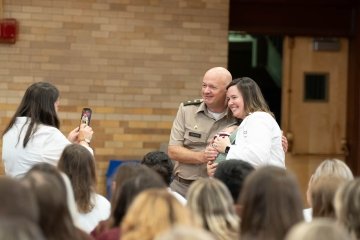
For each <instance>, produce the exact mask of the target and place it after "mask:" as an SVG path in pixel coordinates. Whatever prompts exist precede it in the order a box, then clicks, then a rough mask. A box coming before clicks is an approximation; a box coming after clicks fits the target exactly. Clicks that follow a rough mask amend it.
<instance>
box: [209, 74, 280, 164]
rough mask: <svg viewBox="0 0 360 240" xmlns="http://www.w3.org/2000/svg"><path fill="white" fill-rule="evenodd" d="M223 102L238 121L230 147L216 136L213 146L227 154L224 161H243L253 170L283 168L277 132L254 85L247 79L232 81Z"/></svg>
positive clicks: (268, 110) (223, 139)
mask: <svg viewBox="0 0 360 240" xmlns="http://www.w3.org/2000/svg"><path fill="white" fill-rule="evenodd" d="M227 100H228V107H229V109H230V110H231V112H232V114H233V115H234V117H236V118H238V119H241V120H242V122H241V124H240V126H239V127H238V130H237V132H236V138H235V142H233V144H232V145H231V142H230V138H229V137H217V138H216V139H215V140H214V143H215V145H213V147H214V148H216V149H217V150H218V151H219V152H220V153H225V152H227V153H228V154H227V156H226V159H240V160H244V161H246V162H249V163H250V164H252V165H253V166H255V167H257V166H260V165H275V166H279V167H285V153H284V150H283V147H282V145H281V138H282V132H281V129H280V127H279V125H278V124H277V122H276V120H275V119H274V116H273V114H272V113H271V112H270V109H269V107H268V105H267V104H266V101H265V99H264V97H263V95H262V93H261V90H260V88H259V86H258V85H257V84H256V82H255V81H254V80H252V79H251V78H248V77H243V78H238V79H235V80H233V81H232V82H231V83H230V84H229V85H228V87H227Z"/></svg>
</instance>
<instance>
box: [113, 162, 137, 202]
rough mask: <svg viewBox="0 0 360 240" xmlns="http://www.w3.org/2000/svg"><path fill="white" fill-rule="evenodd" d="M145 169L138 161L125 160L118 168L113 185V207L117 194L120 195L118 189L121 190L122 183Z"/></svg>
mask: <svg viewBox="0 0 360 240" xmlns="http://www.w3.org/2000/svg"><path fill="white" fill-rule="evenodd" d="M142 169H144V166H141V165H140V163H138V162H133V161H130V162H124V163H122V164H121V165H120V166H119V167H118V168H117V170H116V172H115V174H114V177H113V180H112V185H111V191H112V195H111V206H112V207H113V206H114V205H115V203H116V201H117V199H116V196H118V195H119V194H118V191H119V190H120V186H121V184H122V183H123V182H124V181H125V180H126V179H129V178H131V177H133V176H136V175H138V174H139V172H141V170H142Z"/></svg>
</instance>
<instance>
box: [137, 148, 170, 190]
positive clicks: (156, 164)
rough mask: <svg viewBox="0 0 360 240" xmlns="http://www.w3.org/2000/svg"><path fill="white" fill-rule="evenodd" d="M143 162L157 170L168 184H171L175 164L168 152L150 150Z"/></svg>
mask: <svg viewBox="0 0 360 240" xmlns="http://www.w3.org/2000/svg"><path fill="white" fill-rule="evenodd" d="M141 164H144V165H145V166H147V167H149V168H152V169H153V170H155V172H157V173H159V174H160V176H161V177H162V178H163V179H164V181H165V182H166V184H167V185H170V183H171V179H172V173H173V168H174V165H173V163H172V161H171V159H170V157H169V156H168V155H167V154H166V153H164V152H161V151H154V152H149V153H147V154H146V155H145V156H144V158H143V160H142V161H141Z"/></svg>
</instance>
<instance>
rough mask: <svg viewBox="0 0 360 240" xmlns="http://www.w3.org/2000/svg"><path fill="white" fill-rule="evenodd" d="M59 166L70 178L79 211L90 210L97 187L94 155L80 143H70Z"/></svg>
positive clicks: (86, 211)
mask: <svg viewBox="0 0 360 240" xmlns="http://www.w3.org/2000/svg"><path fill="white" fill-rule="evenodd" d="M58 168H59V170H60V171H62V172H64V173H65V174H66V175H67V176H68V177H69V179H70V182H71V184H72V187H73V190H74V195H75V201H76V205H77V208H78V210H79V212H81V213H88V212H90V211H91V210H92V208H93V207H94V205H95V204H94V203H93V202H92V195H93V193H94V192H95V187H96V171H95V160H94V157H93V155H92V154H91V153H90V152H89V150H87V149H86V148H85V147H83V146H81V145H79V144H70V145H68V146H66V147H65V149H64V151H63V153H62V155H61V157H60V160H59V162H58Z"/></svg>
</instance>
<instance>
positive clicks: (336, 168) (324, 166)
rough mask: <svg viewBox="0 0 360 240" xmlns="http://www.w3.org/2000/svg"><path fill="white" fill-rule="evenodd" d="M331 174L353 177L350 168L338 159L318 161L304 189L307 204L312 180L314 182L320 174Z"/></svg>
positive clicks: (346, 178) (345, 177)
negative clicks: (305, 189) (318, 163)
mask: <svg viewBox="0 0 360 240" xmlns="http://www.w3.org/2000/svg"><path fill="white" fill-rule="evenodd" d="M328 175H330V176H333V177H338V178H342V179H344V180H352V179H354V175H353V174H352V172H351V170H350V168H349V167H348V166H347V165H346V163H344V162H343V161H341V160H339V159H326V160H324V161H323V162H321V163H320V165H319V166H318V167H317V168H316V169H315V172H314V174H313V175H312V176H311V178H310V180H309V184H308V189H307V191H306V198H307V202H308V204H309V205H310V206H311V185H312V183H313V182H316V181H317V179H318V178H320V177H322V176H328Z"/></svg>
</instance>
